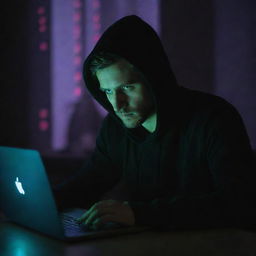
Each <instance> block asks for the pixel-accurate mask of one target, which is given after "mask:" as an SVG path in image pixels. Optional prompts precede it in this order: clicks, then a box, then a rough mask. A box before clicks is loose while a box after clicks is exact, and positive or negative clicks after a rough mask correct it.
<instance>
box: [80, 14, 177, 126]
mask: <svg viewBox="0 0 256 256" xmlns="http://www.w3.org/2000/svg"><path fill="white" fill-rule="evenodd" d="M101 51H106V52H110V53H114V54H116V55H118V56H121V57H123V58H124V59H126V60H127V61H129V62H130V63H131V64H133V65H134V66H135V67H137V69H139V70H140V71H141V72H142V73H143V74H144V76H145V77H146V78H147V80H148V82H149V86H150V87H151V88H150V90H151V91H152V93H153V95H154V97H155V102H156V106H157V117H158V118H157V120H158V121H157V129H156V131H158V130H159V128H160V123H161V122H162V121H163V120H162V119H163V118H166V115H167V116H170V115H171V112H173V107H174V106H173V105H174V104H175V103H174V102H175V101H176V99H177V97H176V96H177V93H178V91H179V86H178V84H177V81H176V79H175V76H174V75H173V72H172V69H171V67H170V63H169V60H168V57H167V55H166V53H165V51H164V48H163V45H162V43H161V41H160V39H159V37H158V35H157V33H156V32H155V31H154V29H153V28H152V27H151V26H150V25H149V24H147V23H146V22H144V21H143V20H142V19H141V18H139V17H138V16H136V15H130V16H125V17H123V18H121V19H119V20H118V21H116V22H115V23H114V24H112V25H111V26H110V27H109V28H108V29H107V30H106V31H105V32H104V33H103V34H102V36H101V38H100V39H99V41H98V42H97V44H96V45H95V47H94V49H93V50H92V52H91V53H90V55H89V56H88V57H87V58H86V60H85V62H84V67H83V68H84V69H83V75H84V80H85V85H86V86H87V88H88V90H89V92H90V93H91V94H92V96H93V97H94V98H95V99H96V100H97V101H98V102H99V103H100V104H101V105H102V106H103V107H104V108H105V109H106V110H107V111H108V112H109V113H110V114H112V115H113V116H114V117H115V118H116V119H117V120H118V121H119V122H120V120H119V119H118V118H117V117H116V116H115V114H114V112H113V109H112V106H111V105H110V103H109V102H108V100H107V98H106V96H105V94H104V93H103V92H101V91H100V90H99V84H98V82H97V81H95V79H93V78H92V75H91V72H90V71H89V63H90V59H91V57H92V55H93V54H94V53H96V52H101Z"/></svg>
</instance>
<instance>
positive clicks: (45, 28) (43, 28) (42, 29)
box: [39, 25, 47, 33]
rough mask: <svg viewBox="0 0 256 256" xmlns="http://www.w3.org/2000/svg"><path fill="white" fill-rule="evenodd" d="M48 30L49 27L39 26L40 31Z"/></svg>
mask: <svg viewBox="0 0 256 256" xmlns="http://www.w3.org/2000/svg"><path fill="white" fill-rule="evenodd" d="M46 30H47V27H46V26H44V25H42V26H40V27H39V32H41V33H43V32H45V31H46Z"/></svg>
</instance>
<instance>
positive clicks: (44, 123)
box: [38, 120, 49, 132]
mask: <svg viewBox="0 0 256 256" xmlns="http://www.w3.org/2000/svg"><path fill="white" fill-rule="evenodd" d="M38 126H39V130H40V131H43V132H44V131H47V130H48V129H49V123H48V122H47V121H45V120H42V121H40V122H39V125H38Z"/></svg>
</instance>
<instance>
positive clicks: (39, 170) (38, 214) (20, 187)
mask: <svg viewBox="0 0 256 256" xmlns="http://www.w3.org/2000/svg"><path fill="white" fill-rule="evenodd" d="M0 207H1V209H2V210H3V212H4V213H5V215H6V216H7V217H8V218H9V220H10V221H13V222H15V223H17V224H20V225H22V226H24V227H28V228H31V229H33V230H37V231H39V232H41V233H44V234H46V235H49V236H52V237H55V238H58V239H61V240H66V241H80V240H83V239H85V238H96V237H103V236H112V235H117V234H126V233H137V232H142V231H145V230H148V229H150V228H149V227H141V226H132V227H126V228H120V229H115V230H100V231H90V232H82V233H80V234H72V232H71V233H70V234H67V233H66V232H65V230H64V229H63V224H62V222H61V220H60V216H59V213H58V210H57V207H56V203H55V200H54V196H53V194H52V190H51V187H50V184H49V180H48V177H47V173H46V171H45V167H44V164H43V162H42V159H41V156H40V153H39V152H38V151H37V150H33V149H23V148H14V147H5V146H0ZM81 210H84V209H72V212H69V214H72V215H74V216H76V217H78V216H81V214H82V213H81Z"/></svg>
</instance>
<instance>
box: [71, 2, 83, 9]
mask: <svg viewBox="0 0 256 256" xmlns="http://www.w3.org/2000/svg"><path fill="white" fill-rule="evenodd" d="M73 6H74V7H75V8H81V7H82V3H81V1H80V0H76V1H74V4H73Z"/></svg>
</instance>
